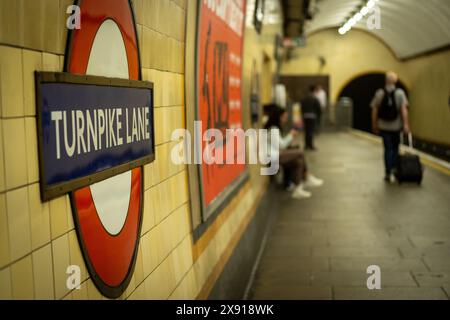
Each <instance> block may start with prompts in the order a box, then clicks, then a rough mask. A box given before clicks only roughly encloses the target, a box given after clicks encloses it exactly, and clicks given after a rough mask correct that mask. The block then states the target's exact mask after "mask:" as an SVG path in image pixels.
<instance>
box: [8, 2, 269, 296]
mask: <svg viewBox="0 0 450 320" xmlns="http://www.w3.org/2000/svg"><path fill="white" fill-rule="evenodd" d="M133 3H134V6H135V8H134V9H135V14H136V22H137V29H138V36H139V43H140V52H141V62H142V76H143V80H149V81H153V82H154V85H155V142H156V160H155V162H153V163H152V164H150V165H146V166H145V169H144V173H145V174H144V181H145V198H144V216H143V223H142V233H141V240H140V245H139V251H138V256H137V260H136V267H135V270H134V274H133V276H132V279H131V282H130V285H129V287H128V289H127V290H126V292H125V293H124V294H123V296H122V297H121V298H123V299H125V298H130V299H157V298H159V299H168V298H171V299H181V298H183V299H184V298H186V299H193V298H206V297H207V295H208V293H209V291H210V290H211V288H212V286H213V285H214V281H215V280H216V279H217V277H218V276H219V275H220V272H221V270H222V268H223V267H224V265H225V263H226V261H227V259H228V257H229V256H230V254H231V252H232V250H233V248H234V245H235V244H236V243H237V241H238V240H239V238H240V235H241V234H242V232H243V231H244V230H245V227H246V226H247V224H248V223H249V221H250V220H251V217H252V215H253V213H254V211H255V205H256V204H257V202H258V196H259V195H260V194H261V192H262V191H263V190H264V188H265V184H264V183H252V181H253V179H251V180H250V182H249V183H247V184H246V185H245V186H244V187H243V188H242V190H241V191H240V192H239V193H238V195H237V196H236V197H235V198H234V199H233V200H232V201H231V203H230V204H229V205H228V206H227V207H226V208H225V209H224V211H223V212H222V213H221V214H220V215H219V216H218V218H217V219H216V221H215V222H214V223H213V224H212V225H211V227H210V228H209V229H208V230H207V232H205V234H204V235H203V236H202V237H201V238H200V239H199V240H198V241H196V242H195V243H194V241H193V237H192V228H191V222H190V221H191V220H190V219H191V218H190V206H189V190H188V183H187V179H188V177H187V170H186V167H185V166H180V165H174V164H172V162H171V161H170V150H171V147H172V146H173V145H174V142H171V141H170V138H171V132H172V131H173V130H174V129H175V128H183V127H184V126H185V103H184V81H185V79H184V57H185V52H184V47H185V43H184V41H185V18H186V0H170V1H169V0H134V1H133ZM70 4H72V1H70V0H59V1H58V0H48V1H23V0H19V1H17V0H2V1H0V15H1V19H0V299H11V298H13V299H101V298H103V297H102V296H101V295H100V293H99V292H98V291H97V289H96V287H95V286H94V284H93V282H92V281H91V279H90V278H89V274H88V273H87V270H86V267H85V265H84V262H83V258H82V255H81V251H80V247H79V244H78V241H77V235H76V232H75V229H74V223H73V218H72V212H71V206H70V201H69V197H68V196H63V197H60V198H58V199H55V200H51V201H50V202H45V203H42V202H41V200H40V192H39V170H38V146H37V134H36V105H35V97H34V75H33V72H34V71H35V70H40V71H62V70H63V62H64V48H65V43H66V37H67V29H66V28H65V22H66V18H67V14H66V8H67V6H68V5H70ZM36 13H39V17H40V18H38V19H36V16H35V14H36ZM30 23H31V24H32V25H30ZM34 23H37V25H34ZM250 48H252V49H253V50H255V49H256V50H257V49H258V47H253V46H250ZM246 50H250V49H248V48H247V46H246ZM261 55H262V54H261ZM247 56H248V52H247V53H246V54H245V59H247ZM244 63H246V62H244ZM246 65H247V64H246ZM245 70H246V72H247V69H245ZM247 82H248V78H247V77H245V81H244V84H243V85H244V87H246V88H247V87H248V83H247ZM244 92H245V93H244V101H246V99H247V100H249V98H248V97H247V95H248V94H249V93H248V91H246V90H244ZM244 104H245V103H244ZM245 108H248V106H244V109H245ZM247 110H248V109H247ZM244 112H245V111H244ZM252 176H254V175H252ZM258 181H259V182H260V180H258ZM69 265H79V266H81V270H82V284H81V289H80V290H73V291H70V290H68V289H67V287H66V280H67V276H68V275H67V274H66V269H67V267H68V266H69Z"/></svg>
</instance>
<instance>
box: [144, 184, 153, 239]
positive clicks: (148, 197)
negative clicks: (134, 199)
mask: <svg viewBox="0 0 450 320" xmlns="http://www.w3.org/2000/svg"><path fill="white" fill-rule="evenodd" d="M152 198H153V188H152V189H149V190H147V191H145V193H144V212H143V221H142V229H141V234H144V233H146V232H147V231H149V230H150V229H151V228H153V226H154V225H155V213H154V206H153V199H152Z"/></svg>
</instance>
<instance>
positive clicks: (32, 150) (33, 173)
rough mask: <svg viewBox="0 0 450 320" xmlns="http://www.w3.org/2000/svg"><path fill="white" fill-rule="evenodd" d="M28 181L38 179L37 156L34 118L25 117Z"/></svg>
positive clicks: (31, 181)
mask: <svg viewBox="0 0 450 320" xmlns="http://www.w3.org/2000/svg"><path fill="white" fill-rule="evenodd" d="M25 134H26V144H27V167H28V170H27V172H28V183H33V182H37V181H39V157H38V142H37V129H36V118H25Z"/></svg>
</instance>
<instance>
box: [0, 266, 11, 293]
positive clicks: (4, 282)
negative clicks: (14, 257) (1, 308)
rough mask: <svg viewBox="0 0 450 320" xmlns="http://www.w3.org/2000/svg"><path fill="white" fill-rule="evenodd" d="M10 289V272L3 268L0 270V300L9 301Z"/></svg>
mask: <svg viewBox="0 0 450 320" xmlns="http://www.w3.org/2000/svg"><path fill="white" fill-rule="evenodd" d="M11 299H12V288H11V270H10V268H5V269H3V270H0V300H11Z"/></svg>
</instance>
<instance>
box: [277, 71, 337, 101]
mask: <svg viewBox="0 0 450 320" xmlns="http://www.w3.org/2000/svg"><path fill="white" fill-rule="evenodd" d="M280 83H282V84H284V85H285V87H286V91H287V94H288V96H289V100H290V101H291V102H299V101H301V100H302V99H303V98H304V97H306V96H307V95H308V93H309V88H310V86H311V85H317V84H320V85H321V86H322V87H323V89H324V90H325V92H326V93H327V95H328V97H329V95H330V77H329V76H321V75H317V76H282V77H280ZM328 101H329V100H328Z"/></svg>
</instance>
